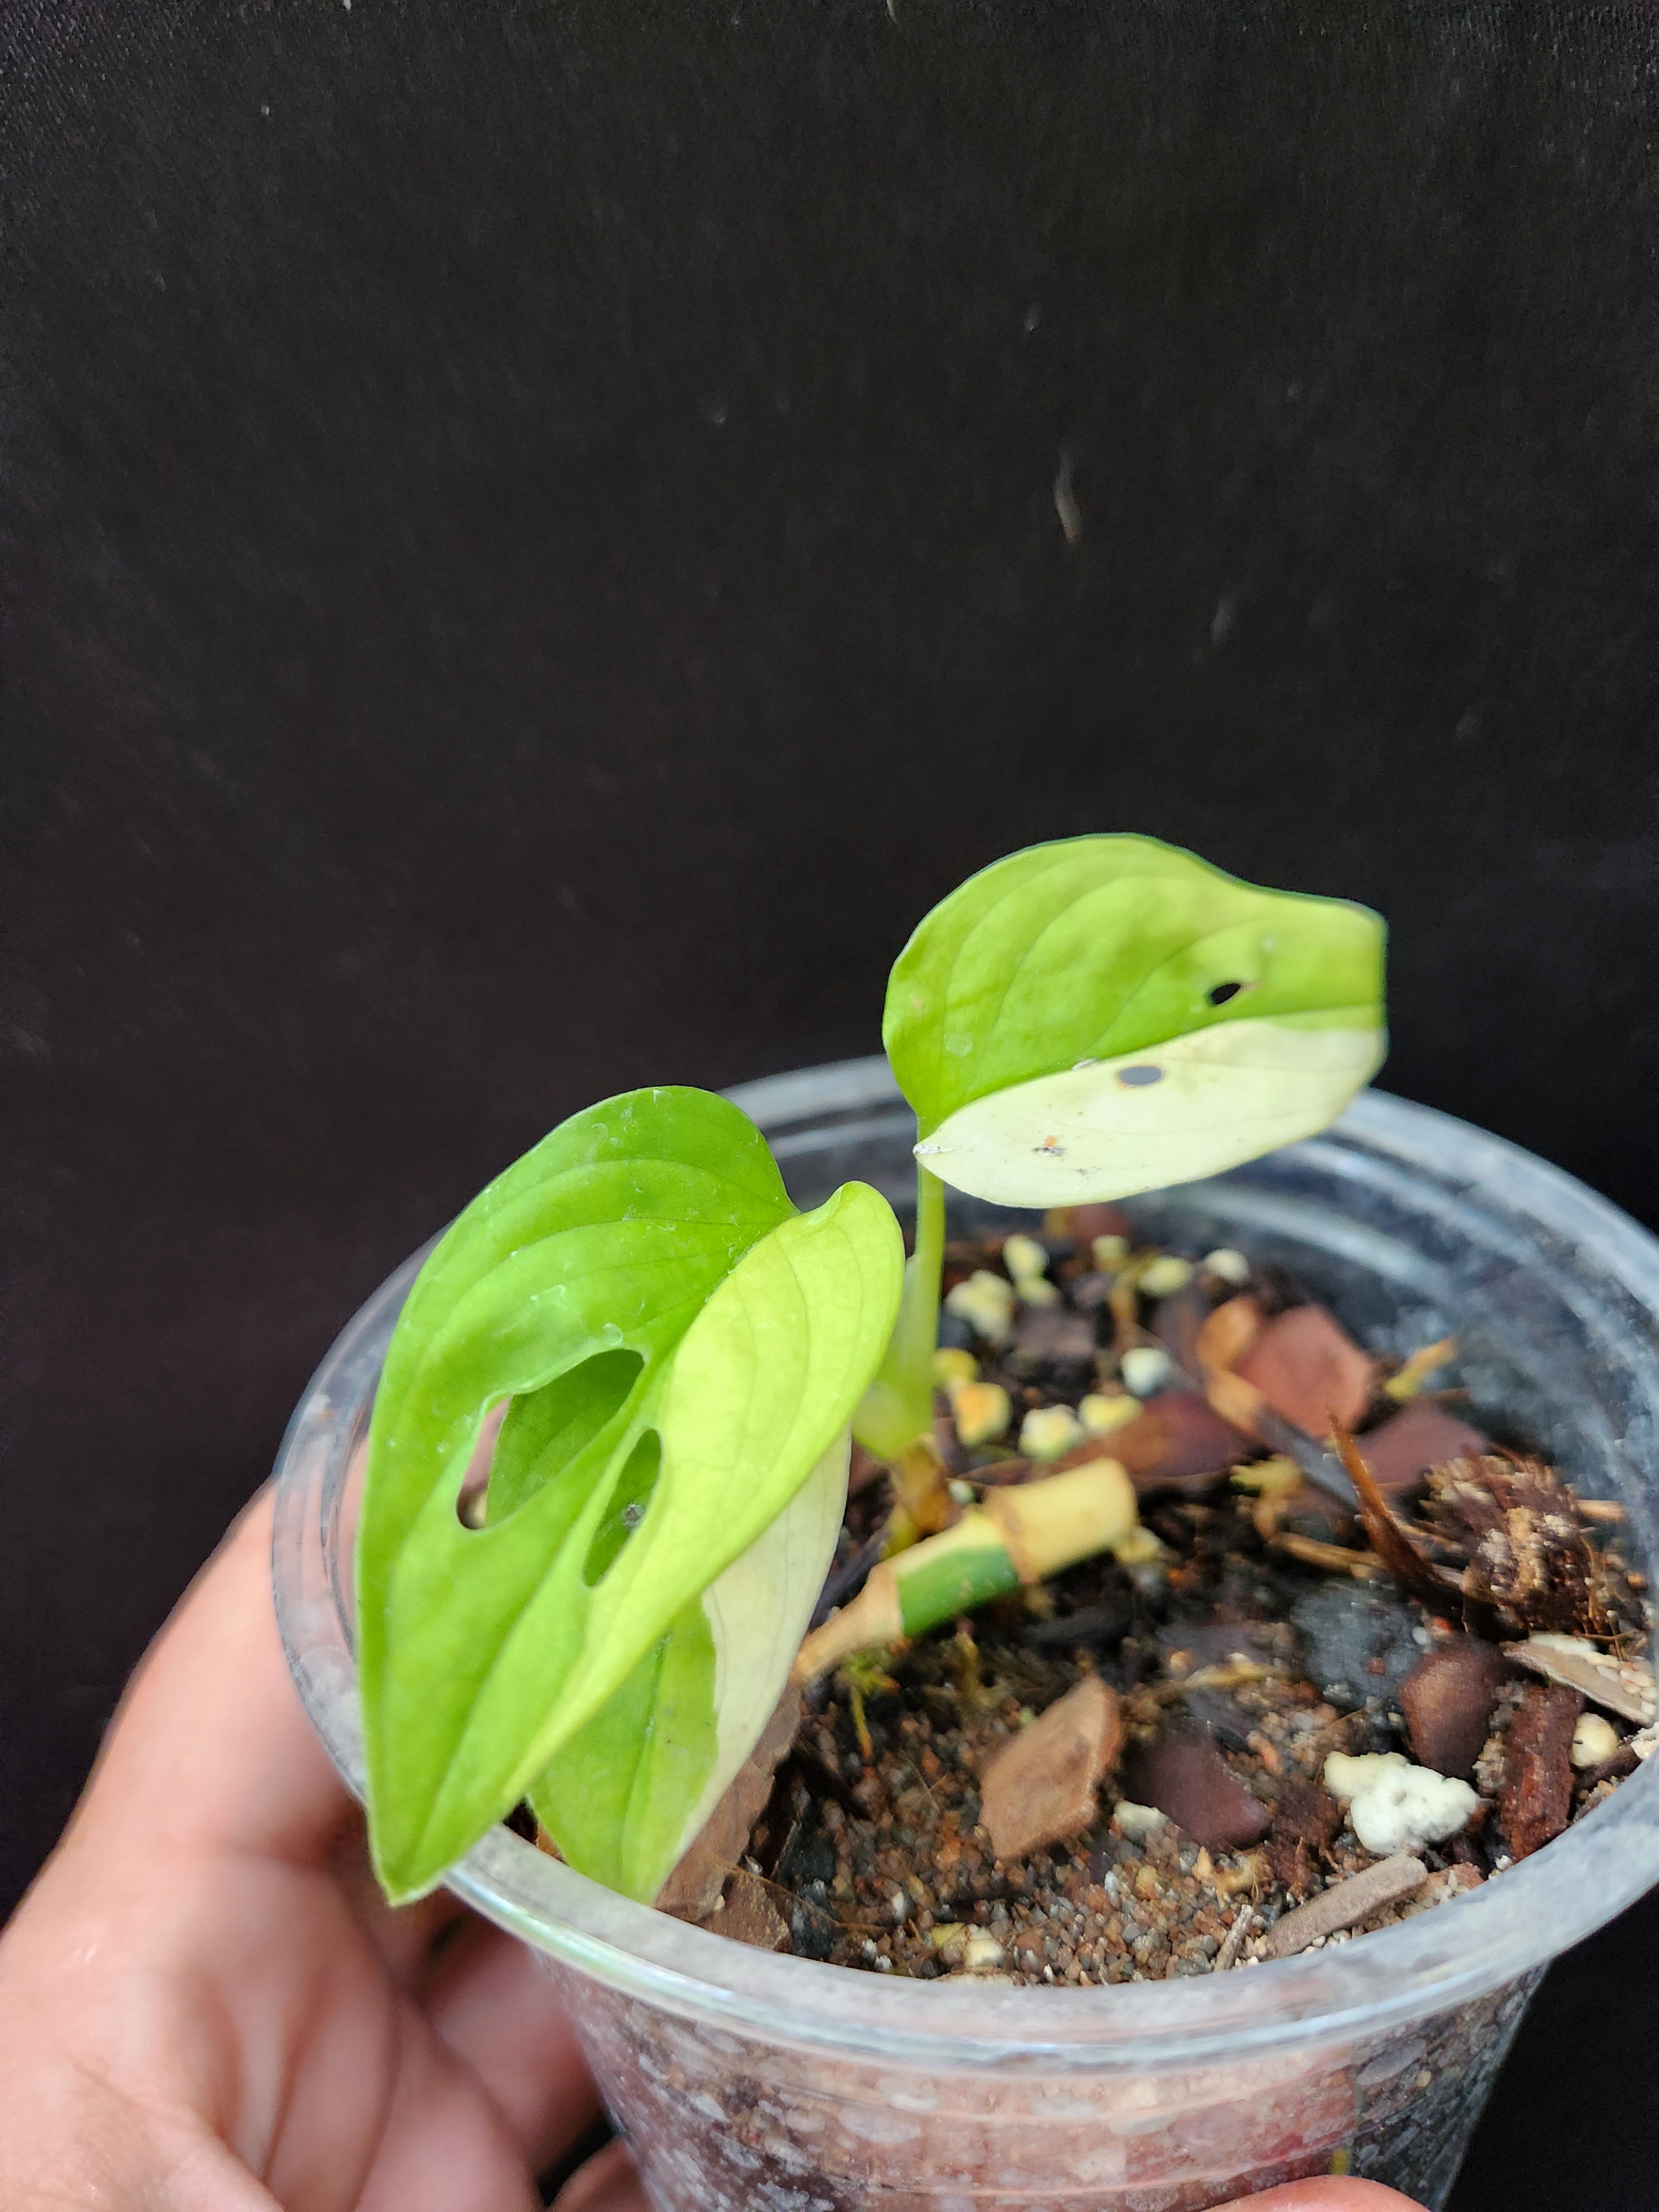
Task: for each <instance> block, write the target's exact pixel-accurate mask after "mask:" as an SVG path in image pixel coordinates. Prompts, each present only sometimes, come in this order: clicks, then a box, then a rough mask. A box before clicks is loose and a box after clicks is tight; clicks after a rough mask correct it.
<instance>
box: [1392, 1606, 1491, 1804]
mask: <svg viewBox="0 0 1659 2212" xmlns="http://www.w3.org/2000/svg"><path fill="white" fill-rule="evenodd" d="M1512 1671H1513V1670H1512V1668H1511V1667H1510V1662H1509V1661H1508V1660H1506V1659H1505V1658H1504V1655H1503V1653H1502V1652H1501V1651H1500V1650H1498V1648H1497V1646H1496V1645H1495V1644H1484V1643H1482V1642H1481V1641H1480V1638H1478V1637H1474V1636H1460V1637H1457V1638H1455V1640H1454V1641H1453V1642H1451V1643H1449V1644H1440V1645H1438V1646H1437V1648H1436V1649H1435V1650H1432V1651H1429V1652H1425V1655H1424V1656H1423V1657H1422V1658H1421V1659H1419V1661H1418V1662H1417V1664H1416V1666H1415V1667H1413V1668H1412V1670H1411V1672H1410V1674H1407V1677H1406V1679H1405V1680H1404V1681H1403V1682H1401V1685H1400V1710H1401V1712H1402V1713H1403V1714H1404V1715H1405V1717H1406V1730H1407V1735H1409V1737H1410V1739H1411V1747H1412V1749H1413V1752H1415V1753H1416V1754H1417V1757H1418V1759H1419V1763H1420V1764H1421V1765H1424V1766H1431V1767H1433V1769H1434V1770H1435V1771H1436V1773H1437V1774H1455V1775H1457V1776H1458V1777H1460V1778H1462V1780H1463V1781H1466V1782H1467V1781H1468V1778H1469V1777H1470V1775H1471V1774H1472V1773H1473V1772H1474V1762H1475V1760H1476V1759H1478V1758H1479V1757H1480V1747H1481V1745H1482V1744H1483V1743H1485V1741H1486V1736H1487V1734H1488V1731H1489V1729H1490V1727H1491V1723H1492V1706H1493V1705H1494V1703H1495V1702H1496V1700H1497V1697H1498V1690H1499V1688H1500V1686H1502V1684H1503V1683H1504V1680H1506V1679H1507V1677H1508V1676H1509V1675H1510V1673H1511V1672H1512Z"/></svg>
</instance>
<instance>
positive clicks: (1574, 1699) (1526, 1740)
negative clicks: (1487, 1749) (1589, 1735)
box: [1498, 1682, 1584, 1859]
mask: <svg viewBox="0 0 1659 2212" xmlns="http://www.w3.org/2000/svg"><path fill="white" fill-rule="evenodd" d="M1583 1710H1584V1700H1583V1698H1581V1697H1580V1696H1579V1694H1578V1692H1577V1690H1564V1689H1563V1688H1561V1686H1559V1683H1554V1682H1534V1684H1533V1685H1532V1686H1531V1687H1530V1688H1529V1689H1528V1691H1527V1693H1526V1695H1525V1696H1524V1697H1523V1698H1522V1700H1521V1703H1520V1705H1519V1707H1518V1708H1517V1710H1516V1716H1515V1718H1514V1719H1513V1720H1512V1721H1511V1722H1510V1732H1509V1741H1508V1743H1507V1745H1506V1746H1505V1749H1504V1794H1503V1796H1502V1798H1501V1800H1500V1801H1499V1805H1498V1820H1499V1822H1500V1824H1501V1826H1502V1827H1503V1830H1504V1837H1505V1838H1506V1840H1507V1841H1508V1844H1509V1847H1510V1856H1511V1857H1514V1858H1517V1859H1524V1858H1528V1857H1530V1856H1531V1855H1532V1853H1533V1852H1534V1851H1535V1850H1539V1849H1540V1848H1541V1846H1542V1845H1543V1844H1547V1843H1549V1842H1550V1841H1551V1840H1552V1839H1553V1838H1554V1837H1556V1836H1559V1834H1560V1832H1561V1831H1562V1830H1563V1828H1565V1826H1566V1825H1567V1822H1568V1820H1570V1819H1571V1815H1572V1783H1573V1773H1572V1732H1573V1729H1575V1728H1576V1727H1577V1723H1578V1716H1579V1714H1580V1713H1582V1712H1583Z"/></svg>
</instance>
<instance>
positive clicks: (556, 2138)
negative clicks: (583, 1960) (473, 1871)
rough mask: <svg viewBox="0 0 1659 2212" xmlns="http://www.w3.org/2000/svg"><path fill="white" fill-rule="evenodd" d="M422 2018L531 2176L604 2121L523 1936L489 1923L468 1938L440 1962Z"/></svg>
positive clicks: (577, 2049)
mask: <svg viewBox="0 0 1659 2212" xmlns="http://www.w3.org/2000/svg"><path fill="white" fill-rule="evenodd" d="M425 2009H426V2015H427V2018H428V2020H429V2021H431V2023H432V2026H433V2028H434V2030H435V2033H437V2034H438V2035H439V2037H440V2038H441V2039H442V2041H443V2043H444V2044H445V2045H446V2046H447V2048H448V2049H449V2050H450V2051H453V2052H454V2054H455V2056H456V2057H458V2058H459V2059H461V2060H462V2061H464V2062H465V2064H466V2065H468V2066H470V2067H471V2069H472V2071H473V2072H474V2074H476V2075H477V2078H478V2080H479V2081H481V2082H482V2083H483V2086H484V2087H485V2088H486V2089H487V2090H488V2091H489V2094H490V2096H491V2098H492V2099H493V2100H495V2106H496V2108H497V2109H498V2110H499V2112H501V2116H502V2118H503V2120H504V2121H505V2123H506V2124H507V2127H508V2128H509V2129H510V2130H511V2131H512V2134H513V2140H514V2142H517V2143H518V2144H519V2146H520V2148H521V2150H522V2151H523V2153H524V2156H525V2159H526V2163H527V2164H528V2165H529V2166H531V2167H532V2169H533V2170H539V2169H540V2168H541V2167H542V2166H546V2165H549V2164H550V2162H551V2161H552V2160H554V2159H555V2158H556V2157H557V2155H558V2154H559V2153H560V2151H562V2150H563V2149H564V2148H566V2147H567V2146H568V2145H569V2144H570V2143H572V2142H574V2141H575V2139H576V2137H577V2136H579V2135H580V2133H581V2131H582V2130H583V2129H584V2128H585V2127H586V2126H587V2125H588V2124H590V2122H591V2121H592V2120H593V2119H594V2118H595V2117H596V2116H597V2114H598V2112H599V2093H598V2091H597V2090H596V2089H595V2088H594V2087H593V2081H592V2075H590V2074H589V2073H588V2070H587V2062H586V2059H585V2058H584V2057H582V2053H581V2046H580V2045H579V2044H578V2042H577V2040H576V2038H575V2034H574V2031H573V2030H572V2028H571V2026H570V2022H569V2020H568V2017H567V2015H566V2013H565V2010H564V2007H563V2006H562V2004H561V2003H560V2002H559V1998H558V1993H557V1991H556V1990H555V1989H554V1986H553V1984H552V1981H551V1979H550V1977H549V1976H548V1974H547V1973H546V1972H545V1971H544V1969H543V1968H542V1967H541V1966H538V1964H537V1962H536V1960H535V1959H534V1958H533V1957H532V1954H531V1953H530V1951H529V1950H528V1949H527V1948H526V1946H525V1945H524V1944H523V1943H521V1942H520V1941H519V1939H518V1938H517V1936H508V1935H507V1934H505V1933H504V1932H503V1931H502V1930H501V1929H499V1928H490V1927H488V1926H486V1925H485V1924H484V1923H483V1922H482V1921H479V1922H476V1923H473V1924H472V1925H471V1927H469V1928H467V1929H465V1930H464V1931H463V1932H462V1933H461V1934H460V1935H459V1936H458V1937H457V1938H456V1939H455V1940H454V1942H453V1944H451V1945H450V1946H449V1947H448V1948H447V1949H446V1950H445V1951H443V1952H442V1953H441V1954H440V1956H439V1957H438V1959H437V1960H436V1961H435V1964H434V1966H433V1968H432V1972H431V1976H430V1978H429V1980H428V1984H427V1988H426V1994H425Z"/></svg>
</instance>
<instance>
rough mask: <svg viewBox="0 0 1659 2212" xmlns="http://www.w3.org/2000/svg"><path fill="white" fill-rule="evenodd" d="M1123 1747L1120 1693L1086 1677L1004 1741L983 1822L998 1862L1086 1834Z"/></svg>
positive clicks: (989, 1770) (990, 1770) (991, 1774)
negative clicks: (1097, 1793)
mask: <svg viewBox="0 0 1659 2212" xmlns="http://www.w3.org/2000/svg"><path fill="white" fill-rule="evenodd" d="M1122 1747H1123V1707H1122V1703H1121V1699H1119V1697H1118V1694H1117V1692H1116V1691H1115V1690H1113V1689H1109V1687H1108V1686H1107V1685H1106V1684H1105V1683H1104V1682H1103V1681H1102V1680H1101V1679H1100V1677H1099V1676H1098V1675H1097V1674H1085V1676H1084V1678H1083V1680H1081V1681H1080V1682H1079V1683H1078V1685H1077V1686H1076V1687H1075V1688H1074V1689H1071V1690H1068V1691H1067V1692H1066V1695H1065V1696H1064V1697H1063V1698H1060V1699H1057V1700H1056V1701H1055V1703H1054V1704H1053V1705H1050V1706H1049V1707H1048V1710H1047V1711H1045V1712H1043V1713H1042V1714H1041V1715H1040V1716H1039V1717H1037V1718H1036V1720H1034V1721H1033V1722H1032V1723H1031V1724H1030V1727H1029V1728H1024V1729H1021V1730H1020V1731H1019V1733H1018V1735H1016V1736H1013V1737H1012V1738H1011V1740H1010V1741H1008V1742H1007V1743H1006V1744H1004V1746H1003V1747H1002V1748H1001V1749H1000V1751H999V1752H998V1753H996V1755H995V1757H994V1759H992V1760H991V1761H990V1764H989V1765H987V1767H986V1770H985V1771H984V1773H983V1775H982V1776H981V1778H980V1825H981V1826H982V1827H983V1828H984V1830H985V1832H986V1833H987V1835H988V1836H989V1837H990V1838H991V1848H992V1850H994V1852H995V1853H996V1856H997V1857H998V1858H1000V1859H1019V1858H1024V1857H1026V1855H1027V1854H1028V1853H1029V1852H1031V1851H1034V1850H1038V1849H1039V1848H1040V1847H1041V1846H1042V1844H1053V1843H1060V1842H1064V1841H1065V1840H1066V1838H1069V1837H1072V1836H1078V1835H1081V1834H1082V1832H1083V1831H1084V1830H1085V1828H1087V1827H1089V1826H1091V1825H1092V1823H1093V1821H1094V1818H1095V1812H1096V1803H1095V1798H1096V1792H1097V1790H1099V1788H1100V1784H1101V1783H1102V1781H1103V1778H1105V1776H1106V1775H1107V1774H1108V1773H1109V1771H1110V1770H1111V1768H1112V1766H1113V1765H1114V1764H1115V1761H1116V1759H1117V1755H1118V1753H1119V1752H1120V1751H1121V1749H1122Z"/></svg>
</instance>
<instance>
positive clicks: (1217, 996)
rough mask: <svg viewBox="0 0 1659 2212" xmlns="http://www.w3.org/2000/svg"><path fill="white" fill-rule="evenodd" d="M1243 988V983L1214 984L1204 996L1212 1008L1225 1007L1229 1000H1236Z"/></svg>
mask: <svg viewBox="0 0 1659 2212" xmlns="http://www.w3.org/2000/svg"><path fill="white" fill-rule="evenodd" d="M1243 988H1244V986H1243V984H1242V983H1212V984H1211V986H1210V987H1209V989H1208V990H1207V991H1206V993H1205V994H1204V995H1205V997H1206V999H1207V1000H1209V1002H1210V1004H1211V1005H1212V1006H1225V1005H1226V1003H1227V1001H1228V1000H1229V999H1236V998H1237V996H1238V994H1239V993H1240V992H1241V991H1242V990H1243Z"/></svg>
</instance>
